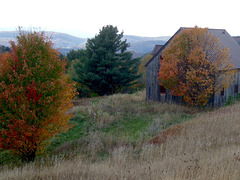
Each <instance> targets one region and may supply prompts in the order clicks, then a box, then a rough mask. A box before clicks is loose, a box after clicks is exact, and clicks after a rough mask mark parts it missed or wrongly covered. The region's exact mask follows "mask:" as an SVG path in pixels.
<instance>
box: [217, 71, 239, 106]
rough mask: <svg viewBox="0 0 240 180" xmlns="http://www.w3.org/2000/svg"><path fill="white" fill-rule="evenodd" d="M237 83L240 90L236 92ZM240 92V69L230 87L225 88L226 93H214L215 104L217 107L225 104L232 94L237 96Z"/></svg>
mask: <svg viewBox="0 0 240 180" xmlns="http://www.w3.org/2000/svg"><path fill="white" fill-rule="evenodd" d="M236 85H237V86H238V92H235V86H236ZM239 93H240V70H239V69H238V70H237V71H236V73H235V75H234V81H233V83H232V84H231V85H230V86H229V88H227V89H225V90H224V95H221V93H218V94H215V95H214V106H216V107H217V106H223V105H224V103H225V102H226V100H228V98H229V97H230V96H232V97H233V98H235V97H236V96H237V94H239Z"/></svg>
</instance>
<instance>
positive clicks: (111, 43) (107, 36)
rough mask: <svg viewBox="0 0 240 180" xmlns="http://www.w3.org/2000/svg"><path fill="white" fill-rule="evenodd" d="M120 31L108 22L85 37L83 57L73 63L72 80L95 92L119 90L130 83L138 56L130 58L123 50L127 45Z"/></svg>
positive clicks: (114, 91) (128, 53) (110, 92)
mask: <svg viewBox="0 0 240 180" xmlns="http://www.w3.org/2000/svg"><path fill="white" fill-rule="evenodd" d="M122 37H123V32H122V33H120V34H119V33H118V29H117V27H113V26H112V25H108V26H105V27H103V28H102V29H101V30H100V32H99V34H98V35H96V36H95V37H94V38H92V39H88V40H87V44H86V58H84V60H81V61H80V62H78V63H75V64H74V69H75V72H76V73H75V74H76V75H77V76H76V77H75V78H74V80H75V81H77V82H79V83H81V84H83V85H86V86H87V87H88V88H89V89H90V90H91V91H93V92H95V93H97V94H98V95H107V94H113V93H117V92H121V91H122V90H123V89H124V88H126V87H129V86H131V85H132V84H133V83H134V81H135V80H136V79H138V78H139V77H140V75H137V71H138V66H139V63H140V60H139V59H132V53H131V52H128V51H127V48H128V47H129V46H130V45H129V44H128V43H127V42H126V40H122Z"/></svg>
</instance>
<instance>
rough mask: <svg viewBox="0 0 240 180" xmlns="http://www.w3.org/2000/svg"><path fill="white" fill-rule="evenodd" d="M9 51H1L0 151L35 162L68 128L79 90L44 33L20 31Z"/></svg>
mask: <svg viewBox="0 0 240 180" xmlns="http://www.w3.org/2000/svg"><path fill="white" fill-rule="evenodd" d="M11 49H12V50H11V52H10V53H5V54H2V55H0V99H1V101H0V149H4V150H10V152H12V153H13V154H16V155H18V156H20V157H21V158H22V159H23V160H25V161H31V160H34V158H35V156H36V153H40V152H43V151H44V148H45V147H46V145H47V141H46V140H48V139H49V138H51V137H53V136H55V135H56V134H58V133H60V132H63V131H66V130H68V128H69V124H68V120H69V118H70V117H71V115H69V114H66V112H67V111H68V110H69V108H71V107H72V103H71V100H72V98H73V97H74V95H75V88H74V86H73V84H72V83H71V81H70V79H69V77H68V76H67V75H66V74H65V73H64V72H65V63H64V62H63V61H61V60H60V59H59V52H58V51H57V50H55V49H53V44H52V43H51V41H50V39H49V38H47V37H46V36H45V34H44V33H43V32H42V33H39V32H23V31H21V30H20V31H19V36H17V43H16V44H15V43H14V42H11Z"/></svg>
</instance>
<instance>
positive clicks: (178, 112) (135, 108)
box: [0, 91, 240, 180]
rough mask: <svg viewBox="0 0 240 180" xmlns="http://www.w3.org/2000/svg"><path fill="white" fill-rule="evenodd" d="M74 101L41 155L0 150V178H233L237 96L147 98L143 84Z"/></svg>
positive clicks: (239, 160) (238, 164) (238, 138)
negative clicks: (203, 100)
mask: <svg viewBox="0 0 240 180" xmlns="http://www.w3.org/2000/svg"><path fill="white" fill-rule="evenodd" d="M74 105H75V107H74V108H73V109H72V110H71V112H72V113H74V114H75V115H74V117H73V118H72V120H71V123H72V124H74V125H75V126H74V127H73V128H72V129H70V130H69V131H68V132H66V133H63V134H61V135H60V136H58V138H55V139H53V140H52V144H51V145H50V146H49V148H48V153H49V154H48V156H46V155H45V156H39V157H38V158H37V160H36V161H35V162H34V163H30V164H22V163H21V162H19V161H18V160H17V159H16V158H15V159H14V158H12V157H11V156H9V155H7V153H5V154H4V153H1V154H0V155H1V157H2V158H1V159H0V160H1V163H2V166H0V177H1V178H2V179H3V180H4V179H97V180H98V179H139V180H145V179H199V180H202V179H209V180H211V179H236V180H237V179H240V171H239V168H240V148H239V147H240V131H239V128H240V110H239V107H240V104H239V103H237V104H234V105H231V106H228V107H223V108H219V109H215V110H210V109H209V110H208V109H194V108H190V107H186V106H180V105H175V104H161V103H156V102H146V101H145V92H144V91H143V92H138V93H135V94H132V95H129V94H115V95H112V96H104V97H97V98H92V99H80V100H75V101H74ZM11 158H12V159H11ZM4 161H5V163H9V162H12V163H14V164H6V165H3V164H4ZM1 163H0V164H1Z"/></svg>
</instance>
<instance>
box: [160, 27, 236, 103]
mask: <svg viewBox="0 0 240 180" xmlns="http://www.w3.org/2000/svg"><path fill="white" fill-rule="evenodd" d="M229 54H230V52H229V49H228V48H226V47H223V46H222V45H221V42H220V40H219V39H218V38H217V37H216V36H214V35H213V34H211V33H209V32H208V29H207V28H204V29H203V28H198V27H195V28H191V29H184V30H183V31H182V32H180V33H179V34H178V35H176V36H175V37H174V38H173V39H172V41H171V42H170V45H169V46H168V47H167V48H166V49H165V50H164V51H163V54H162V57H163V59H162V60H160V64H161V67H160V69H159V74H158V75H159V77H158V79H159V82H160V85H162V86H164V87H165V88H167V89H170V90H171V93H172V95H175V96H182V97H183V99H184V101H186V102H187V103H189V104H190V105H192V106H204V105H206V104H207V102H208V100H209V98H210V97H211V96H212V95H213V93H219V92H220V91H221V90H222V89H223V88H227V87H229V85H230V83H231V82H232V75H233V71H229V69H232V67H233V64H232V63H231V60H230V59H229Z"/></svg>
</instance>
